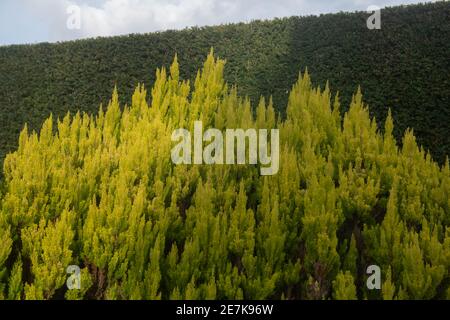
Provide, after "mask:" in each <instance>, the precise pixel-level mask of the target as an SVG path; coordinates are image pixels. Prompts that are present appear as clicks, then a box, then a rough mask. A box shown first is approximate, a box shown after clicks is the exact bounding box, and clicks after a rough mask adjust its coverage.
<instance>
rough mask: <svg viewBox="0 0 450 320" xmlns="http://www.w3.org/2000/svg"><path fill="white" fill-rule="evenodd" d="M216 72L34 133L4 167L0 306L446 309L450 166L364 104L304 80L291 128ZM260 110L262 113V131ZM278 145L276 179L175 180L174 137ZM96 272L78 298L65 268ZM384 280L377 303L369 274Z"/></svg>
mask: <svg viewBox="0 0 450 320" xmlns="http://www.w3.org/2000/svg"><path fill="white" fill-rule="evenodd" d="M224 67H225V63H224V61H223V60H220V59H215V58H214V57H213V55H212V54H211V55H209V57H208V59H207V60H206V62H205V64H204V67H203V68H202V70H201V72H199V73H198V75H197V77H196V79H195V82H194V83H193V84H190V83H189V82H186V81H182V80H181V78H180V73H179V67H178V62H177V60H176V59H175V61H174V63H173V64H172V66H171V67H170V72H166V70H165V69H162V70H158V71H157V73H156V81H155V84H154V86H153V88H152V90H151V92H150V94H149V96H151V99H150V101H151V102H149V99H148V98H149V97H148V96H147V91H146V90H145V88H144V87H143V86H138V87H137V89H136V90H135V91H134V94H133V96H132V99H131V104H130V105H129V106H125V107H124V106H121V105H120V103H119V97H118V93H117V91H114V93H113V96H112V99H111V100H110V102H109V104H108V107H107V108H106V110H105V109H102V108H100V110H99V112H98V116H93V115H89V114H80V113H77V114H75V115H71V114H67V115H66V116H65V117H64V119H62V120H60V121H57V125H56V127H55V126H54V120H53V118H52V117H49V118H48V119H47V120H46V121H45V123H44V124H43V126H42V128H41V130H40V134H36V133H35V132H29V130H28V128H26V127H25V128H24V129H23V131H22V133H21V134H20V139H19V146H18V150H17V151H16V152H14V153H11V154H9V155H8V156H7V157H6V160H5V166H4V176H5V185H4V190H3V196H2V200H1V212H0V298H6V299H61V298H66V299H242V298H246V299H267V298H272V299H450V167H449V161H448V159H447V161H446V162H445V165H443V166H441V167H440V166H439V165H438V164H437V163H435V162H433V161H432V160H431V157H430V156H429V154H427V153H426V152H424V151H423V149H422V148H420V147H418V145H417V143H416V140H415V137H414V134H413V133H412V132H411V131H410V130H408V131H406V132H405V134H404V137H403V143H402V147H398V146H397V145H396V141H395V139H394V136H393V129H394V125H393V120H392V117H391V116H390V115H389V116H388V117H387V119H386V121H385V124H384V130H383V131H384V132H383V133H380V130H379V129H378V127H377V124H376V122H375V120H373V119H371V118H370V115H369V111H368V109H367V106H366V105H365V104H364V102H363V100H362V95H361V92H359V91H358V92H357V93H356V94H355V95H354V97H353V98H352V101H351V103H350V105H349V108H348V109H349V110H348V112H346V113H345V114H344V113H341V111H340V109H341V108H340V103H339V99H338V98H337V97H336V96H334V95H332V94H331V92H330V89H329V87H328V86H326V87H325V88H324V89H322V90H320V89H316V88H314V87H313V86H312V83H311V79H310V77H309V75H308V74H307V73H305V74H304V75H303V76H301V77H299V79H298V81H297V82H296V84H295V85H294V86H293V87H292V89H291V91H290V94H289V99H288V104H287V109H286V118H285V119H282V118H281V117H279V116H278V114H277V113H276V110H275V109H274V108H273V104H272V101H270V100H269V101H266V100H265V99H263V98H262V99H261V100H260V101H259V103H258V104H257V105H255V106H253V107H252V105H251V103H250V100H248V99H244V98H241V97H239V95H238V92H237V89H236V88H235V87H232V88H230V87H229V86H228V85H227V84H226V83H225V81H224V78H223V72H224ZM252 110H255V114H253V112H252ZM196 120H201V121H202V122H203V124H204V127H205V128H210V127H214V128H218V129H219V130H224V129H225V128H243V129H247V128H258V129H262V128H265V129H266V128H269V129H272V128H278V129H279V130H280V148H281V150H280V171H279V172H278V174H277V175H274V176H267V177H263V176H260V175H259V168H258V166H257V165H253V166H252V165H179V166H175V165H174V164H173V163H172V161H171V157H170V154H171V148H172V147H173V146H174V143H173V142H172V141H171V135H172V132H173V130H174V129H178V128H189V129H190V131H191V132H192V128H193V123H194V121H196ZM68 265H78V266H80V267H81V268H82V280H81V290H71V291H67V289H66V286H65V281H66V279H67V276H68V275H67V274H66V268H67V266H68ZM369 265H378V266H380V268H381V271H382V288H381V290H375V291H369V290H368V289H367V286H366V279H367V275H366V268H367V266H369Z"/></svg>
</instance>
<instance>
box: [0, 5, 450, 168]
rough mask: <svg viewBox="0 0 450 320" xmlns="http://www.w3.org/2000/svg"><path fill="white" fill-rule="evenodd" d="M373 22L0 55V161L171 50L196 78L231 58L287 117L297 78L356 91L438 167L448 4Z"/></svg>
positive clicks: (448, 139) (305, 21)
mask: <svg viewBox="0 0 450 320" xmlns="http://www.w3.org/2000/svg"><path fill="white" fill-rule="evenodd" d="M368 16H369V14H368V13H365V12H359V13H350V14H349V13H338V14H327V15H321V16H318V17H315V16H311V17H293V18H287V19H277V20H273V21H255V22H252V23H250V24H232V25H223V26H217V27H205V28H192V29H186V30H183V31H167V32H161V33H152V34H146V35H130V36H122V37H113V38H98V39H91V40H81V41H74V42H66V43H59V44H48V43H43V44H38V45H20V46H6V47H0V115H1V116H0V159H3V157H4V155H5V153H6V152H9V151H11V150H13V149H14V148H15V147H16V145H17V138H18V134H19V132H20V130H21V129H22V127H23V125H24V123H28V125H29V127H31V128H32V129H37V128H39V127H40V125H41V123H42V121H43V120H44V119H45V118H46V117H47V116H48V115H49V114H50V113H53V114H54V115H56V116H59V117H61V116H62V115H64V114H65V113H66V112H67V111H68V110H70V111H76V110H83V111H88V112H96V111H97V110H98V105H99V103H100V102H103V103H106V102H107V100H108V98H109V97H110V95H111V92H112V88H113V86H114V84H117V85H118V88H119V93H120V96H121V97H122V99H123V101H124V102H125V101H130V93H131V92H132V91H133V88H134V87H135V85H136V84H137V83H138V82H143V83H145V84H147V86H150V85H151V84H152V83H153V80H154V70H155V69H156V67H158V66H160V65H169V64H170V62H171V61H172V59H173V56H174V54H175V52H177V53H178V57H179V60H180V62H181V66H182V70H181V74H182V75H183V76H184V77H185V78H193V77H194V76H195V73H196V71H197V69H198V68H199V67H200V66H201V62H202V61H203V60H204V58H205V56H206V54H207V53H208V51H209V49H210V47H214V49H215V52H216V54H217V55H218V56H220V57H223V58H225V59H226V60H227V63H228V64H227V68H226V74H225V76H226V79H227V80H228V81H229V82H230V83H233V84H234V83H235V84H237V85H238V86H239V89H240V91H241V93H243V94H247V95H249V96H250V97H251V98H252V99H257V98H258V96H259V94H260V93H263V94H265V95H266V96H269V95H273V98H274V102H275V106H276V108H277V109H278V110H280V111H283V110H284V108H285V106H286V100H287V92H288V90H289V89H290V87H291V85H292V84H293V83H294V81H295V80H296V79H297V77H298V72H299V71H300V70H304V69H305V67H308V68H309V71H310V73H311V74H312V79H313V81H314V82H315V83H316V84H319V85H324V84H325V82H326V80H329V81H330V84H331V86H332V88H337V89H339V90H340V95H341V97H342V102H343V104H342V105H343V107H347V105H348V102H349V100H350V98H351V95H352V94H353V93H354V92H355V90H356V88H357V86H358V85H361V87H362V90H363V93H364V97H365V99H366V102H368V103H369V105H370V110H371V112H372V113H373V114H374V115H375V116H376V118H377V120H379V121H382V120H384V118H385V116H386V114H387V110H388V108H392V112H393V116H394V119H395V122H396V123H395V127H396V129H397V132H396V134H397V136H398V137H399V136H400V135H401V134H402V133H403V131H404V130H405V129H406V128H407V127H412V128H414V130H415V134H416V136H417V137H418V141H419V143H420V144H422V145H423V146H424V147H425V148H427V149H429V150H430V151H431V152H432V154H433V156H434V158H435V159H437V160H438V161H442V160H444V158H445V155H448V154H450V124H449V122H450V121H449V120H450V108H449V106H450V58H449V57H450V3H449V2H438V3H434V4H425V5H413V6H407V7H395V8H389V9H386V10H383V12H382V29H381V30H368V29H367V27H366V19H367V18H368Z"/></svg>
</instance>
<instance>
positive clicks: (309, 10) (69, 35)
mask: <svg viewBox="0 0 450 320" xmlns="http://www.w3.org/2000/svg"><path fill="white" fill-rule="evenodd" d="M21 1H22V2H24V5H25V6H27V7H28V9H30V10H33V11H34V12H35V15H36V16H38V17H39V18H41V19H48V23H47V24H48V26H49V29H50V31H49V36H50V38H51V39H50V40H51V41H55V40H68V39H75V38H84V37H96V36H112V35H119V34H128V33H143V32H152V31H160V30H167V29H182V28H185V27H189V26H196V25H197V26H203V25H216V24H221V23H229V22H238V21H250V20H253V19H265V18H274V17H284V16H293V15H307V14H318V13H326V12H336V11H340V10H345V11H354V10H366V8H367V7H368V6H369V5H377V6H379V7H384V6H386V5H398V4H408V3H417V2H420V1H419V0H21ZM74 4H75V5H78V6H79V7H80V8H81V30H68V29H67V28H66V20H67V18H68V15H67V13H66V9H67V7H68V6H70V5H74Z"/></svg>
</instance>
